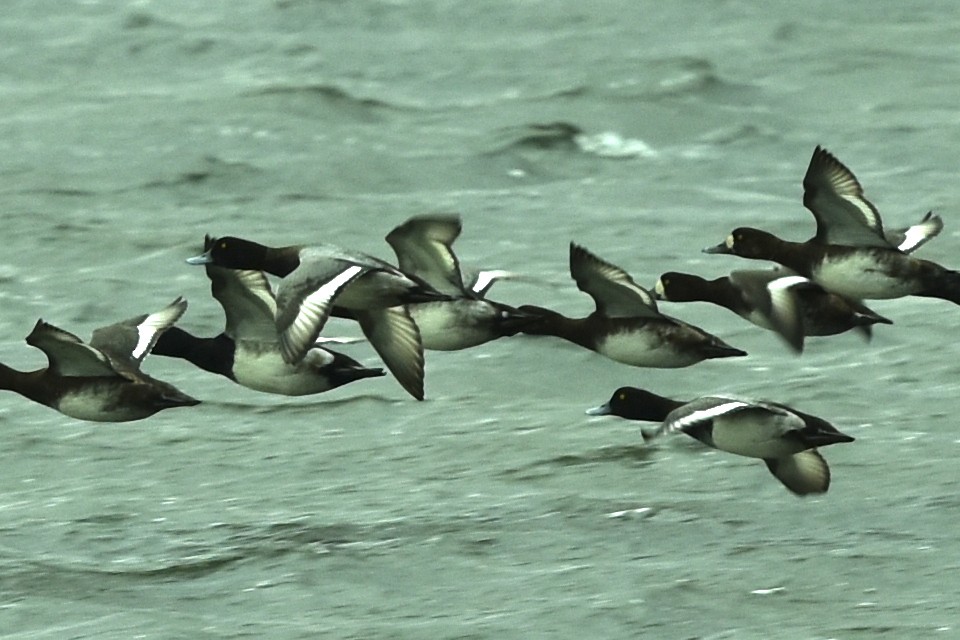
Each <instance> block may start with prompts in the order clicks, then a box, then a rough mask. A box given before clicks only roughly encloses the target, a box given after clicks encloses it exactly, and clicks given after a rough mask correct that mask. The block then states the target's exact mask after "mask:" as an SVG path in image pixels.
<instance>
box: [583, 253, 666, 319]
mask: <svg viewBox="0 0 960 640" xmlns="http://www.w3.org/2000/svg"><path fill="white" fill-rule="evenodd" d="M570 275H571V277H572V278H573V279H574V281H575V282H576V283H577V288H579V289H580V290H581V291H583V292H584V293H586V294H588V295H589V296H590V297H591V298H593V301H594V302H595V303H596V305H597V313H599V314H601V315H603V316H606V317H608V318H615V317H621V318H631V317H641V318H660V317H662V316H661V314H660V313H659V312H658V311H657V303H656V302H655V301H654V298H653V295H651V294H650V292H649V291H647V290H646V289H644V288H643V287H641V286H640V285H638V284H637V283H636V282H634V281H633V278H631V277H630V274H628V273H627V272H626V271H624V270H623V269H621V268H620V267H618V266H616V265H614V264H611V263H609V262H607V261H606V260H602V259H600V258H598V257H597V256H595V255H594V254H592V253H590V252H589V251H587V250H586V249H584V248H583V247H581V246H580V245H577V244H574V243H573V242H571V243H570Z"/></svg>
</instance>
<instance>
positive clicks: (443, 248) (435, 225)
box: [386, 213, 530, 351]
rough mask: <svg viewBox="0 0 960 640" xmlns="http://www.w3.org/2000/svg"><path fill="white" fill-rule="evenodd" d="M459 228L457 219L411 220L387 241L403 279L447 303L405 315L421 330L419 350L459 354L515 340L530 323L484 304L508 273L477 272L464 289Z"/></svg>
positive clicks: (417, 306) (414, 307) (510, 310)
mask: <svg viewBox="0 0 960 640" xmlns="http://www.w3.org/2000/svg"><path fill="white" fill-rule="evenodd" d="M461 230H462V222H461V219H460V216H459V215H457V214H448V213H434V214H426V215H419V216H413V217H411V218H409V219H408V220H406V221H405V222H404V223H403V224H400V225H398V226H397V227H395V228H394V229H393V230H392V231H390V233H389V234H387V236H386V241H387V243H388V244H389V245H390V246H391V247H392V248H393V251H394V253H395V254H396V256H397V264H398V265H399V267H400V269H401V270H402V271H403V272H404V273H408V274H412V275H414V276H416V277H417V278H419V279H420V280H422V281H424V282H426V283H427V284H429V285H430V286H431V287H432V288H433V289H435V290H436V291H439V292H441V293H443V294H446V295H447V296H448V299H447V300H434V301H424V302H414V303H411V304H408V305H407V310H408V311H409V312H410V315H411V317H412V318H413V320H414V322H415V323H416V325H417V328H418V329H419V330H420V338H421V340H422V341H423V348H424V349H429V350H436V351H457V350H460V349H466V348H469V347H475V346H477V345H481V344H484V343H486V342H489V341H491V340H495V339H497V338H503V337H506V336H512V335H515V334H516V333H518V332H519V331H520V328H521V327H522V326H523V324H524V323H525V322H526V321H528V320H529V319H530V318H529V317H527V316H526V315H524V314H523V313H521V312H520V311H518V310H517V309H515V308H514V307H511V306H509V305H506V304H502V303H500V302H495V301H492V300H487V299H486V298H485V297H484V295H485V293H486V291H487V290H488V289H489V287H490V285H492V284H493V282H494V281H495V280H496V279H497V278H498V277H499V276H501V275H505V274H506V272H497V271H490V272H480V274H478V275H477V277H476V278H474V279H473V281H472V282H471V286H467V285H466V284H465V282H464V276H463V272H462V270H461V268H460V260H459V259H458V258H457V255H456V254H455V253H454V251H453V243H454V241H455V240H456V239H457V238H458V237H459V236H460V232H461Z"/></svg>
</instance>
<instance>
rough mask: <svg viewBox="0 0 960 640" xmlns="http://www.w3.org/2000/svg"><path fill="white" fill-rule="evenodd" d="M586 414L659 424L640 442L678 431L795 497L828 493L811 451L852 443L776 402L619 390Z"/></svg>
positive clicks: (825, 474)
mask: <svg viewBox="0 0 960 640" xmlns="http://www.w3.org/2000/svg"><path fill="white" fill-rule="evenodd" d="M587 413H588V414H590V415H607V414H609V415H616V416H620V417H623V418H627V419H628V420H643V421H647V422H659V423H660V427H659V428H658V429H656V430H655V431H652V432H646V431H641V433H642V434H643V437H644V439H645V440H650V439H653V438H656V437H659V436H662V435H666V434H669V433H673V432H676V431H682V432H683V433H685V434H687V435H689V436H691V437H693V438H696V439H697V440H699V441H700V442H702V443H704V444H705V445H707V446H709V447H713V448H714V449H719V450H721V451H726V452H728V453H734V454H737V455H741V456H746V457H748V458H760V459H761V460H763V461H764V463H766V465H767V468H768V469H769V470H770V473H772V474H773V475H774V476H775V477H776V478H777V480H779V481H780V482H782V483H783V485H784V486H785V487H786V488H787V489H789V490H790V491H792V492H793V493H795V494H797V495H800V496H803V495H808V494H814V493H826V491H827V489H829V488H830V468H829V467H828V466H827V463H826V461H825V460H824V459H823V456H821V455H820V452H818V451H817V449H816V448H817V447H825V446H827V445H831V444H837V443H840V442H853V441H854V438H852V437H850V436H848V435H846V434H844V433H841V432H840V431H838V430H837V429H836V428H835V427H834V426H833V425H831V424H830V423H829V422H827V421H826V420H824V419H823V418H818V417H817V416H813V415H810V414H808V413H803V412H802V411H797V410H796V409H793V408H791V407H788V406H787V405H784V404H780V403H777V402H767V401H759V400H748V399H744V398H738V397H734V396H729V397H728V396H705V397H702V398H697V399H696V400H692V401H689V402H685V401H681V400H672V399H670V398H665V397H663V396H660V395H657V394H655V393H652V392H650V391H646V390H644V389H637V388H635V387H621V388H620V389H617V390H616V391H615V392H614V393H613V396H612V397H611V398H610V400H609V401H608V402H606V403H604V404H602V405H600V406H599V407H594V408H593V409H588V410H587Z"/></svg>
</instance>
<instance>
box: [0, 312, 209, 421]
mask: <svg viewBox="0 0 960 640" xmlns="http://www.w3.org/2000/svg"><path fill="white" fill-rule="evenodd" d="M186 308H187V302H186V300H183V299H181V298H177V299H176V300H174V301H173V302H172V303H171V304H169V305H167V306H166V307H164V308H163V309H161V310H160V311H157V312H156V313H151V314H147V315H140V316H137V317H135V318H130V319H129V320H124V321H122V322H118V323H115V324H112V325H109V326H106V327H102V328H100V329H97V330H96V331H94V332H93V336H92V337H91V339H90V342H89V344H88V343H84V342H83V340H81V339H80V338H78V337H77V336H75V335H74V334H72V333H69V332H67V331H64V330H63V329H60V328H58V327H55V326H53V325H52V324H49V323H47V322H44V321H43V320H38V321H37V324H36V325H35V326H34V328H33V331H31V332H30V335H28V336H27V339H26V340H27V344H29V345H30V346H33V347H37V348H38V349H40V350H41V351H43V352H44V354H46V356H47V361H48V365H47V367H46V368H45V369H40V370H37V371H29V372H24V371H17V370H15V369H12V368H10V367H8V366H6V365H4V364H0V389H7V390H10V391H15V392H16V393H19V394H20V395H22V396H24V397H26V398H29V399H30V400H33V401H34V402H38V403H40V404H43V405H46V406H48V407H50V408H52V409H55V410H57V411H59V412H60V413H62V414H64V415H67V416H70V417H71V418H76V419H78V420H89V421H93V422H128V421H131V420H140V419H142V418H147V417H149V416H152V415H153V414H155V413H157V412H158V411H162V410H163V409H170V408H173V407H190V406H194V405H197V404H199V403H200V401H199V400H196V399H195V398H191V397H190V396H188V395H187V394H185V393H183V392H181V391H179V390H178V389H177V388H175V387H174V386H173V385H171V384H169V383H166V382H163V381H161V380H157V379H155V378H151V377H150V376H148V375H147V374H145V373H143V372H142V371H141V370H140V365H141V363H142V362H143V359H144V358H145V357H146V356H147V354H149V353H150V351H151V349H152V348H153V346H154V344H155V343H156V340H157V337H158V336H159V335H160V334H162V333H163V332H164V331H166V330H167V329H169V328H170V327H171V326H172V325H173V323H174V322H176V321H177V319H179V318H180V316H181V315H183V312H184V311H185V310H186Z"/></svg>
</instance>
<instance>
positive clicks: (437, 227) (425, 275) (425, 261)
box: [386, 213, 467, 297]
mask: <svg viewBox="0 0 960 640" xmlns="http://www.w3.org/2000/svg"><path fill="white" fill-rule="evenodd" d="M461 229H462V223H461V221H460V216H459V215H456V214H442V213H437V214H429V215H423V216H414V217H412V218H410V219H409V220H407V221H406V222H404V223H403V224H401V225H400V226H398V227H396V228H395V229H394V230H393V231H391V232H390V233H388V234H387V237H386V240H387V243H388V244H389V245H390V246H391V247H392V248H393V252H394V253H396V254H397V264H398V265H399V267H400V270H401V271H403V272H405V273H408V274H411V275H414V276H417V277H418V278H420V279H421V280H423V281H425V282H426V283H427V284H429V285H430V286H432V287H433V288H434V289H436V290H437V291H439V292H441V293H445V294H448V295H453V296H457V297H462V296H463V295H464V294H465V293H466V292H467V290H466V289H465V288H464V286H463V277H462V275H461V273H460V261H459V260H457V256H456V254H454V253H453V242H454V240H456V239H457V237H458V236H459V235H460V231H461Z"/></svg>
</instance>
